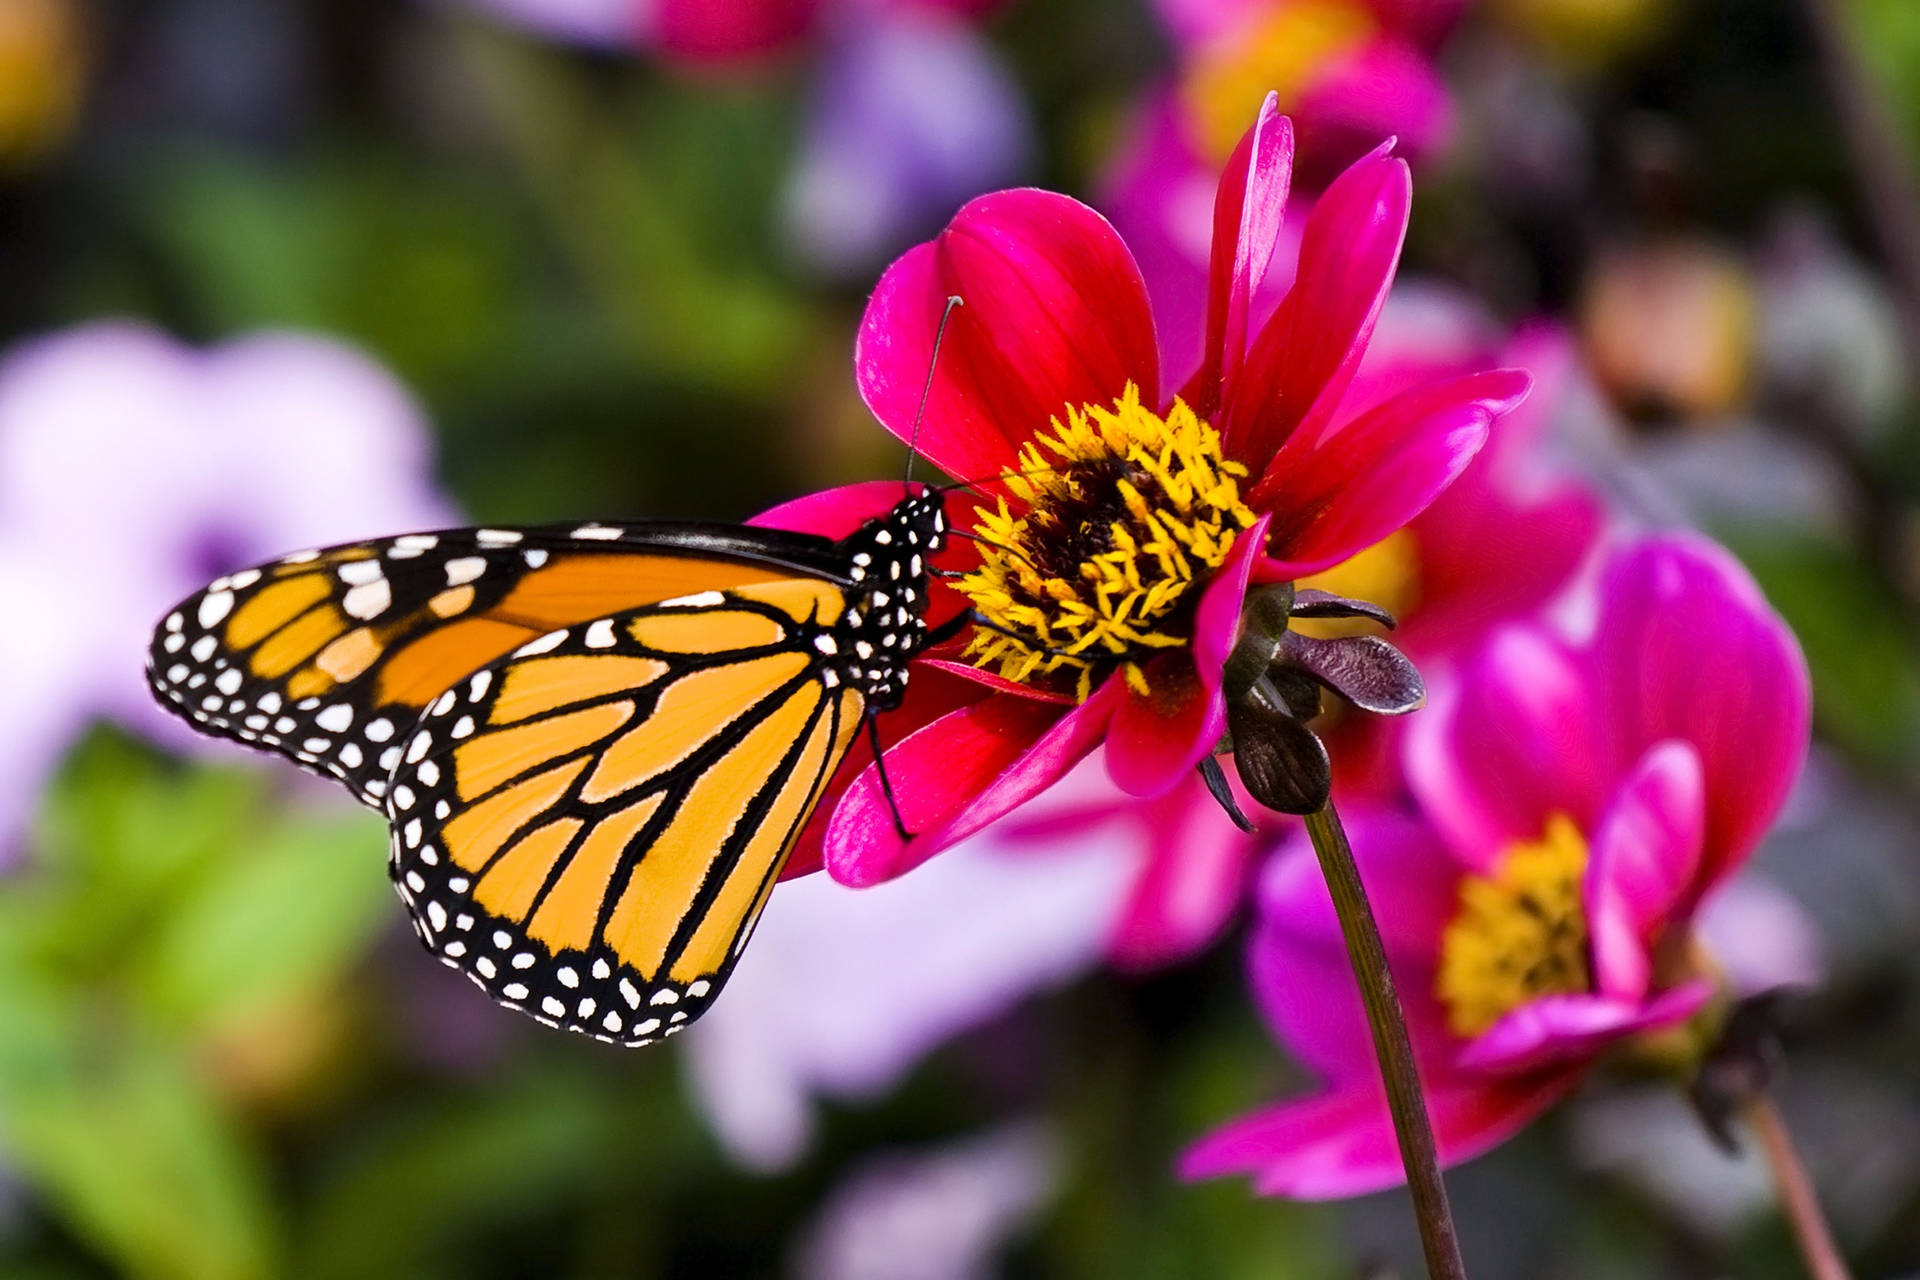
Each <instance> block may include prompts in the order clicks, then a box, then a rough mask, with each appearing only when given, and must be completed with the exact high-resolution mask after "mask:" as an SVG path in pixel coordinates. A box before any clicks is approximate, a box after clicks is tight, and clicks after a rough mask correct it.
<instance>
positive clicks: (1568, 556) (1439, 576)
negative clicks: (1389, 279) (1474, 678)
mask: <svg viewBox="0 0 1920 1280" xmlns="http://www.w3.org/2000/svg"><path fill="white" fill-rule="evenodd" d="M1537 398H1538V393H1537V392H1536V393H1535V394H1534V395H1530V396H1528V397H1527V404H1528V405H1529V406H1530V405H1531V404H1532V403H1533V401H1534V400H1536V399H1537ZM1522 412H1524V410H1522ZM1517 416H1519V415H1518V414H1510V415H1508V416H1507V417H1505V418H1502V419H1501V420H1500V422H1499V424H1498V425H1497V426H1496V427H1495V428H1494V429H1493V432H1492V435H1491V437H1490V438H1489V440H1488V442H1487V447H1486V448H1485V449H1483V450H1482V451H1481V453H1480V455H1479V457H1477V458H1475V459H1474V461H1473V464H1472V465H1471V466H1469V467H1468V468H1467V470H1466V472H1465V473H1464V474H1463V475H1461V476H1460V477H1459V479H1457V480H1455V481H1454V482H1453V484H1452V485H1450V486H1449V487H1448V489H1447V491H1446V492H1445V493H1443V494H1441V495H1440V497H1439V498H1438V499H1437V500H1435V502H1434V504H1433V505H1432V506H1430V507H1428V508H1427V509H1426V511H1425V512H1423V513H1422V514H1421V515H1420V516H1419V518H1418V519H1417V520H1416V521H1415V522H1414V524H1413V526H1412V528H1413V533H1414V541H1415V545H1416V547H1417V549H1418V553H1419V561H1420V603H1419V607H1418V608H1417V609H1416V610H1414V612H1413V614H1412V616H1411V617H1408V618H1405V619H1402V623H1401V628H1400V630H1399V631H1398V632H1397V633H1395V634H1396V637H1397V641H1398V643H1399V644H1400V645H1402V646H1403V647H1404V648H1406V649H1407V650H1408V651H1409V652H1411V653H1412V654H1414V656H1415V657H1416V658H1419V657H1428V656H1432V655H1437V654H1445V653H1451V652H1453V651H1455V650H1458V649H1459V648H1461V647H1462V646H1465V645H1469V644H1472V643H1473V642H1474V641H1476V640H1478V639H1479V638H1480V637H1481V636H1483V635H1485V634H1486V633H1487V631H1488V630H1489V629H1491V627H1492V626H1493V625H1494V624H1495V623H1498V622H1501V621H1504V620H1506V619H1509V618H1521V617H1526V616H1529V615H1531V614H1533V613H1535V612H1537V611H1538V610H1539V609H1540V608H1541V606H1543V605H1545V604H1547V602H1548V601H1550V600H1552V599H1553V598H1554V597H1555V596H1556V595H1558V594H1559V593H1560V591H1561V589H1562V588H1564V587H1565V586H1566V585H1567V584H1568V583H1569V582H1570V581H1571V580H1572V579H1573V576H1574V575H1575V573H1577V572H1578V571H1579V569H1580V568H1581V566H1582V565H1583V564H1584V563H1585V562H1586V559H1587V557H1588V555H1589V554H1590V553H1591V552H1592V549H1593V546H1594V543H1595V542H1596V541H1597V540H1598V538H1599V536H1600V531H1601V529H1602V527H1603V525H1604V522H1605V519H1606V510H1605V508H1604V506H1603V505H1602V504H1601V501H1600V499H1599V497H1598V495H1596V494H1594V493H1591V492H1589V491H1587V490H1586V489H1585V488H1581V487H1574V486H1572V485H1568V486H1566V487H1562V488H1558V489H1555V490H1554V491H1552V492H1551V493H1549V494H1548V495H1546V496H1544V497H1542V498H1540V499H1539V500H1537V501H1533V502H1526V503H1522V502H1519V501H1516V500H1515V499H1513V498H1511V497H1509V496H1508V495H1507V494H1506V493H1505V492H1504V491H1503V487H1502V485H1501V483H1500V479H1499V477H1498V476H1496V475H1495V474H1494V466H1495V464H1497V462H1498V461H1499V460H1498V459H1496V458H1493V457H1490V456H1488V455H1489V454H1491V453H1492V452H1493V451H1494V449H1495V448H1496V447H1499V442H1501V441H1503V440H1504V439H1505V437H1506V435H1507V432H1508V431H1509V429H1510V428H1511V427H1512V426H1513V423H1514V419H1515V418H1516V417H1517Z"/></svg>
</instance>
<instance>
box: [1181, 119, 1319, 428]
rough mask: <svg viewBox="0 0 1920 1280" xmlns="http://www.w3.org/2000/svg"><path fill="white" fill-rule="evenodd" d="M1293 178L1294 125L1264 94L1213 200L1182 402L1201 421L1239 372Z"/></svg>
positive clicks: (1210, 414)
mask: <svg viewBox="0 0 1920 1280" xmlns="http://www.w3.org/2000/svg"><path fill="white" fill-rule="evenodd" d="M1292 177H1293V123H1292V121H1290V120H1288V119H1287V118H1286V117H1285V116H1283V115H1281V114H1280V95H1278V94H1277V93H1271V92H1270V93H1268V94H1267V96H1266V99H1265V100H1264V101H1263V102H1262V103H1261V104H1260V111H1259V114H1258V115H1257V116H1256V117H1255V118H1254V122H1253V127H1252V128H1250V129H1248V130H1247V132H1246V136H1244V137H1243V138H1241V139H1240V144H1239V145H1238V146H1237V147H1235V148H1234V151H1233V154H1232V155H1231V156H1229V157H1228V159H1227V163H1226V166H1225V168H1223V169H1222V170H1221V171H1220V185H1219V188H1218V190H1217V192H1216V193H1215V195H1214V201H1213V252H1212V261H1211V265H1210V267H1209V269H1208V280H1207V337H1206V345H1205V347H1204V348H1203V352H1204V355H1203V357H1202V360H1201V365H1200V371H1199V373H1198V374H1197V375H1196V376H1195V377H1194V379H1193V380H1192V381H1191V382H1190V383H1189V384H1188V394H1189V400H1188V403H1189V405H1190V406H1191V407H1192V409H1193V411H1194V412H1195V413H1197V414H1199V415H1200V416H1201V417H1202V418H1212V417H1213V416H1214V415H1215V413H1216V412H1218V410H1219V408H1220V405H1221V403H1222V398H1223V396H1224V394H1225V390H1226V388H1228V387H1231V386H1232V385H1233V384H1234V382H1235V380H1236V379H1237V378H1238V377H1239V375H1240V369H1241V366H1242V365H1243V364H1244V363H1245V362H1246V357H1247V334H1248V331H1249V328H1250V326H1251V324H1252V315H1253V307H1254V299H1255V298H1256V297H1258V295H1259V292H1260V285H1261V283H1262V281H1264V280H1265V278H1266V274H1267V266H1268V264H1269V263H1271V262H1272V261H1273V251H1274V248H1275V246H1276V245H1277V244H1278V242H1279V239H1280V229H1281V227H1282V226H1283V225H1284V224H1285V221H1286V212H1287V189H1288V186H1289V184H1290V183H1291V181H1292Z"/></svg>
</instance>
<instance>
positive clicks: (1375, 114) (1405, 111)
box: [1098, 0, 1465, 381]
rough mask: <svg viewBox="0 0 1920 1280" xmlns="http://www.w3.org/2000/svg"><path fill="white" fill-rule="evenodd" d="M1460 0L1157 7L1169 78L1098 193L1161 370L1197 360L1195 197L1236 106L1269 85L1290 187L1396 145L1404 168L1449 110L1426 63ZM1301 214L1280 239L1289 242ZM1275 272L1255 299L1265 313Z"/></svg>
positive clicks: (1180, 370) (1200, 264)
mask: <svg viewBox="0 0 1920 1280" xmlns="http://www.w3.org/2000/svg"><path fill="white" fill-rule="evenodd" d="M1464 7H1465V0H1158V4H1157V8H1158V9H1159V11H1160V16H1161V20H1162V22H1163V23H1164V25H1165V26H1166V28H1167V31H1168V33H1169V35H1170V36H1171V37H1172V44H1173V48H1174V54H1175V58H1176V61H1177V66H1176V70H1175V72H1174V75H1173V82H1172V83H1171V84H1170V85H1167V86H1163V87H1161V88H1159V89H1155V90H1152V91H1150V92H1149V93H1148V95H1147V96H1146V97H1145V98H1144V99H1143V100H1142V102H1141V103H1140V106H1139V108H1138V110H1137V112H1136V114H1135V117H1134V119H1133V121H1132V124H1131V126H1130V127H1129V130H1128V133H1127V136H1126V139H1125V141H1123V143H1122V144H1121V146H1120V148H1119V149H1118V150H1117V151H1116V152H1115V154H1114V156H1113V158H1112V160H1111V161H1110V163H1109V165H1108V169H1107V175H1106V177H1105V179H1104V180H1103V181H1102V182H1101V184H1100V189H1101V196H1100V199H1099V201H1098V203H1099V205H1100V207H1101V208H1102V209H1103V210H1105V211H1106V212H1108V213H1109V214H1110V215H1111V216H1112V217H1113V220H1114V223H1115V225H1116V226H1118V227H1119V229H1120V232H1121V234H1122V235H1124V236H1125V237H1126V239H1127V242H1128V243H1129V244H1131V245H1133V246H1134V248H1135V251H1136V252H1137V254H1138V255H1139V259H1140V266H1141V270H1142V271H1143V272H1144V273H1145V276H1146V280H1147V290H1148V292H1149V294H1150V295H1151V296H1152V298H1153V305H1154V311H1155V314H1156V315H1158V316H1160V317H1162V318H1163V320H1164V321H1167V322H1170V323H1167V324H1165V326H1164V327H1165V329H1166V330H1167V331H1168V333H1169V338H1168V340H1167V341H1166V344H1165V348H1164V354H1165V357H1166V361H1167V368H1166V372H1167V374H1168V376H1169V378H1171V379H1172V380H1174V381H1179V380H1180V379H1182V378H1183V377H1184V376H1185V375H1186V373H1187V371H1188V370H1190V369H1192V368H1193V367H1194V366H1195V365H1197V364H1198V363H1199V359H1200V345H1199V336H1198V335H1199V333H1200V328H1199V325H1198V318H1199V317H1200V316H1201V315H1202V314H1203V309H1204V307H1205V305H1206V278H1207V246H1208V242H1209V239H1210V231H1211V224H1210V218H1209V206H1208V202H1207V198H1206V197H1207V193H1208V190H1209V189H1210V187H1211V184H1212V174H1213V172H1214V170H1215V169H1216V168H1217V167H1218V166H1219V164H1220V162H1221V161H1222V160H1223V159H1224V158H1225V157H1226V155H1227V153H1228V151H1229V150H1231V148H1232V146H1233V144H1234V141H1235V140H1236V139H1237V138H1238V136H1239V128H1240V125H1239V122H1240V120H1241V119H1243V118H1244V115H1245V112H1246V110H1247V107H1248V105H1249V104H1250V103H1252V102H1254V101H1256V100H1257V99H1258V98H1259V97H1260V95H1261V94H1263V93H1266V92H1268V91H1269V90H1273V91H1276V92H1277V93H1278V95H1279V103H1280V109H1281V110H1282V111H1284V112H1286V113H1287V114H1288V115H1290V116H1291V117H1292V118H1293V121H1294V125H1295V128H1296V129H1297V130H1298V134H1299V148H1300V172H1299V175H1298V185H1299V186H1300V188H1301V189H1302V190H1303V191H1312V190H1317V189H1318V188H1319V187H1320V186H1321V185H1322V184H1324V183H1325V182H1326V181H1327V180H1328V179H1329V178H1331V177H1332V176H1333V175H1335V174H1337V173H1339V172H1340V170H1341V169H1342V168H1343V167H1344V166H1345V165H1347V164H1349V163H1351V162H1352V161H1353V160H1354V159H1355V158H1356V157H1358V156H1360V155H1363V154H1365V153H1366V152H1367V151H1369V150H1371V149H1372V148H1374V147H1376V146H1378V145H1379V144H1380V143H1381V142H1382V141H1384V140H1386V139H1388V138H1393V139H1396V140H1397V142H1396V150H1397V151H1398V153H1399V154H1401V155H1403V156H1405V157H1407V158H1408V159H1409V160H1412V161H1416V162H1417V161H1418V160H1419V159H1420V158H1422V157H1424V156H1425V155H1427V154H1429V153H1430V152H1432V151H1434V150H1435V149H1437V148H1438V147H1439V146H1440V145H1441V144H1442V143H1443V142H1444V141H1445V139H1446V138H1447V136H1448V134H1449V132H1450V131H1451V129H1452V120H1453V110H1452V107H1451V105H1450V104H1449V102H1448V99H1447V93H1446V88H1445V86H1444V85H1443V84H1442V83H1441V81H1440V77H1439V74H1438V72H1437V71H1436V70H1435V69H1434V67H1433V64H1432V53H1433V50H1434V49H1435V48H1436V47H1437V45H1438V44H1439V42H1440V41H1441V39H1442V38H1444V36H1445V35H1446V33H1447V32H1448V31H1449V30H1450V29H1451V28H1452V26H1453V23H1454V20H1455V19H1456V18H1457V17H1458V15H1459V12H1460V10H1461V9H1463V8H1464ZM1304 207H1305V205H1304V202H1303V206H1302V208H1303V212H1302V214H1300V215H1296V217H1295V219H1294V221H1293V223H1292V224H1291V225H1290V227H1289V228H1288V229H1287V230H1286V231H1285V232H1283V234H1285V235H1289V236H1292V237H1296V238H1297V237H1298V235H1299V234H1300V227H1301V221H1302V219H1303V217H1304ZM1277 256H1278V257H1279V258H1280V259H1281V262H1280V264H1277V265H1280V266H1281V267H1282V269H1281V270H1280V271H1278V272H1276V274H1275V275H1274V276H1273V277H1270V278H1269V280H1268V282H1267V285H1268V287H1267V291H1266V292H1265V294H1264V295H1263V296H1262V297H1261V298H1259V299H1256V300H1255V309H1256V314H1259V313H1261V312H1263V311H1264V309H1265V308H1268V307H1271V306H1272V305H1273V304H1274V303H1275V302H1276V301H1277V300H1278V296H1279V291H1280V290H1283V289H1284V288H1285V287H1286V285H1287V280H1286V279H1285V275H1284V262H1285V259H1286V258H1287V257H1288V256H1290V255H1285V254H1281V255H1277Z"/></svg>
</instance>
